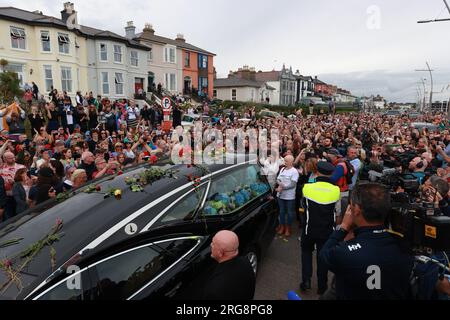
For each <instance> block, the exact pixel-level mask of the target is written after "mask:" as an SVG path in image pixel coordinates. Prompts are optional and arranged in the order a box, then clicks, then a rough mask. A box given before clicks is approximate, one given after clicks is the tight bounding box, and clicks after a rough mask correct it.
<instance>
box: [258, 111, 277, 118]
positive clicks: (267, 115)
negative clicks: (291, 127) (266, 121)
mask: <svg viewBox="0 0 450 320" xmlns="http://www.w3.org/2000/svg"><path fill="white" fill-rule="evenodd" d="M259 116H260V117H262V118H274V119H278V118H281V117H282V116H281V114H279V113H278V112H275V111H270V110H267V109H265V110H262V111H261V112H260V113H259Z"/></svg>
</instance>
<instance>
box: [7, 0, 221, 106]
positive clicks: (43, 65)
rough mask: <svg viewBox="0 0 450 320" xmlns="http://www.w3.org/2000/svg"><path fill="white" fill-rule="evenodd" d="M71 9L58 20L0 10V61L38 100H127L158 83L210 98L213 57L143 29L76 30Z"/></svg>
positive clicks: (130, 24) (173, 90)
mask: <svg viewBox="0 0 450 320" xmlns="http://www.w3.org/2000/svg"><path fill="white" fill-rule="evenodd" d="M77 20H78V19H77V12H76V10H75V7H74V4H73V3H70V2H66V3H64V9H63V10H62V11H61V17H60V18H56V17H51V16H47V15H45V14H43V13H42V12H38V11H34V12H30V11H26V10H22V9H18V8H14V7H0V59H6V60H8V62H9V65H8V66H7V68H6V69H7V70H10V71H14V72H16V73H17V74H18V76H19V78H20V81H21V84H22V85H24V84H25V83H31V82H32V81H33V82H35V83H36V84H37V85H38V87H39V89H40V92H41V94H45V95H46V94H48V93H49V91H50V90H51V89H52V88H55V89H58V91H61V90H63V91H67V93H68V94H69V95H71V96H74V95H75V94H76V92H77V91H81V92H82V93H83V94H84V93H85V92H88V91H92V92H93V93H94V95H97V94H99V95H102V96H107V97H110V98H113V99H117V98H132V97H133V96H134V95H135V94H136V93H138V92H140V91H141V90H142V91H144V92H145V91H151V89H152V87H153V85H155V86H157V85H158V84H159V83H161V85H162V86H163V87H164V88H165V89H167V90H168V91H170V92H171V93H182V92H183V91H184V92H186V93H187V92H192V91H193V90H196V91H197V93H199V94H203V95H208V96H209V97H212V95H213V70H214V65H213V57H214V54H212V53H210V52H207V51H205V50H203V49H200V48H198V47H196V46H193V45H191V44H189V43H187V42H186V41H185V40H184V37H183V36H181V35H178V37H177V38H176V39H175V40H172V39H169V38H164V37H160V36H157V35H155V32H154V30H153V27H152V26H151V25H150V24H146V26H145V28H144V30H143V32H142V33H140V34H136V33H135V30H136V27H135V26H134V25H133V22H132V21H130V22H128V24H127V26H126V27H125V34H126V36H121V35H118V34H116V33H114V32H111V31H107V30H101V29H97V28H93V27H88V26H83V25H78V24H77V23H76V22H77Z"/></svg>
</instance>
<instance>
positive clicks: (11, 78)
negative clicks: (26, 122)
mask: <svg viewBox="0 0 450 320" xmlns="http://www.w3.org/2000/svg"><path fill="white" fill-rule="evenodd" d="M22 96H23V91H22V90H21V89H20V81H19V77H18V76H17V73H15V72H9V71H3V72H1V73H0V100H2V101H3V102H4V103H11V102H12V101H13V99H14V97H19V98H21V97H22Z"/></svg>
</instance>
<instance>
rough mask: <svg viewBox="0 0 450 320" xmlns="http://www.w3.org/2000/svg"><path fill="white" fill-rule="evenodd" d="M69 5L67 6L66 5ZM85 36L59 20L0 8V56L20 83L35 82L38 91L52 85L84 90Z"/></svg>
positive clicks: (86, 84)
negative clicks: (16, 75) (15, 74)
mask: <svg viewBox="0 0 450 320" xmlns="http://www.w3.org/2000/svg"><path fill="white" fill-rule="evenodd" d="M67 8H69V7H67ZM86 43H87V37H86V36H85V34H84V33H83V32H82V31H81V30H77V29H73V30H70V29H69V28H68V27H67V25H66V23H65V22H64V21H63V20H62V19H57V18H54V17H49V16H46V15H43V14H42V13H41V12H37V11H35V12H29V11H25V10H21V9H17V8H13V7H0V59H6V60H7V61H8V62H9V64H8V66H7V67H6V69H7V70H9V71H14V72H16V73H17V74H18V76H19V79H20V83H21V85H24V84H25V83H31V82H32V81H34V82H35V83H36V84H37V85H38V87H39V88H40V91H41V92H45V93H47V92H49V91H50V90H51V89H52V87H54V88H58V89H60V90H65V91H67V92H68V93H70V94H73V95H74V94H75V93H76V90H82V91H87V90H88V87H89V86H88V81H87V72H88V58H87V50H86V46H87V44H86Z"/></svg>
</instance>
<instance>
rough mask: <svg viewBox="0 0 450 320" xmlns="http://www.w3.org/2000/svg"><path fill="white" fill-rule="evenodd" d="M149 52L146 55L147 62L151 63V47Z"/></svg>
mask: <svg viewBox="0 0 450 320" xmlns="http://www.w3.org/2000/svg"><path fill="white" fill-rule="evenodd" d="M150 48H151V50H150V51H149V52H148V53H147V62H153V47H150Z"/></svg>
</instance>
